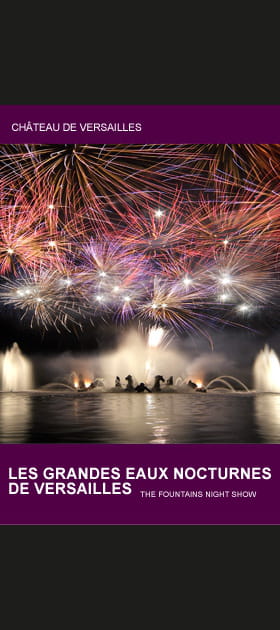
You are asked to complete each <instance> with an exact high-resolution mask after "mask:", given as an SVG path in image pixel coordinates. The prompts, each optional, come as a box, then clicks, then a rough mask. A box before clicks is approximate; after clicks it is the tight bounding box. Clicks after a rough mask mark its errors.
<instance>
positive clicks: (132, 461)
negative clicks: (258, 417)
mask: <svg viewBox="0 0 280 630" xmlns="http://www.w3.org/2000/svg"><path fill="white" fill-rule="evenodd" d="M0 455H1V477H0V494H1V517H0V522H1V524H85V525H91V524H109V525H110V524H130V525H131V524H162V525H165V524H168V525H171V524H176V525H184V524H226V525H227V524H228V525H229V524H246V525H247V524H260V525H272V524H275V525H276V524H279V523H280V506H279V500H278V497H279V483H280V460H279V446H278V445H272V444H263V445H258V444H257V445H253V444H249V445H245V444H243V445H234V444H226V445H217V444H212V445H209V444H208V445H206V444H199V445H198V444H176V445H143V444H139V445H135V444H133V445H123V444H121V445H119V444H118V445H117V444H111V445H108V444H106V445H96V444H95V445H93V444H71V445H67V444H61V445H51V444H34V445H31V444H28V445H27V444H24V445H19V444H17V445H11V444H7V445H1V446H0Z"/></svg>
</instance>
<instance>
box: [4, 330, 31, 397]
mask: <svg viewBox="0 0 280 630" xmlns="http://www.w3.org/2000/svg"><path fill="white" fill-rule="evenodd" d="M32 387H33V370H32V365H31V363H30V361H29V360H28V359H26V358H25V357H24V356H23V354H22V352H21V350H20V348H19V346H18V344H17V343H16V342H14V343H13V345H12V347H11V348H10V349H7V350H6V352H5V353H4V356H3V358H2V361H1V390H2V391H4V392H20V391H25V390H28V389H32Z"/></svg>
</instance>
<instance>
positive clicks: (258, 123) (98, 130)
mask: <svg viewBox="0 0 280 630" xmlns="http://www.w3.org/2000/svg"><path fill="white" fill-rule="evenodd" d="M0 108H1V109H0V139H1V143H2V144H22V143H34V144H36V143H39V144H41V143H43V144H45V143H46V144H56V143H61V142H62V143H66V144H68V143H70V144H71V143H88V144H104V143H107V144H108V143H112V144H118V143H125V144H145V143H147V144H161V143H167V144H188V143H215V144H217V143H218V144H219V143H230V142H234V143H279V142H280V105H1V106H0Z"/></svg>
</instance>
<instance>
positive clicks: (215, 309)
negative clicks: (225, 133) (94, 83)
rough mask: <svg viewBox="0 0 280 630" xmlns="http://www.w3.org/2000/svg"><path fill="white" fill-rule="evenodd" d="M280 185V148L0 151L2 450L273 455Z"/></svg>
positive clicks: (279, 344) (279, 345)
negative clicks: (177, 446) (140, 446)
mask: <svg viewBox="0 0 280 630" xmlns="http://www.w3.org/2000/svg"><path fill="white" fill-rule="evenodd" d="M279 172H280V145H238V144H236V145H232V144H231V145H207V144H205V145H202V144H199V145H32V144H28V145H0V197H1V199H0V410H1V420H0V441H2V442H69V441H72V442H88V441H89V442H90V441H91V442H101V443H102V442H104V443H116V442H120V443H147V442H148V443H179V442H181V443H190V442H213V443H214V442H216V443H221V442H241V443H242V442H279V441H280V362H279V359H278V352H279V353H280V335H279V325H278V321H279V312H280V297H279V287H280V284H279V282H280V275H279V274H280V180H279ZM120 394H121V395H120Z"/></svg>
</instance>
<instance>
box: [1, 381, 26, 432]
mask: <svg viewBox="0 0 280 630" xmlns="http://www.w3.org/2000/svg"><path fill="white" fill-rule="evenodd" d="M30 409H31V400H30V396H28V395H25V394H21V395H17V394H11V393H10V394H1V396H0V418H1V420H0V440H1V442H2V443H7V444H12V443H13V442H15V443H19V442H26V441H27V440H26V436H27V432H28V426H29V422H30V418H31V411H30Z"/></svg>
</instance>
